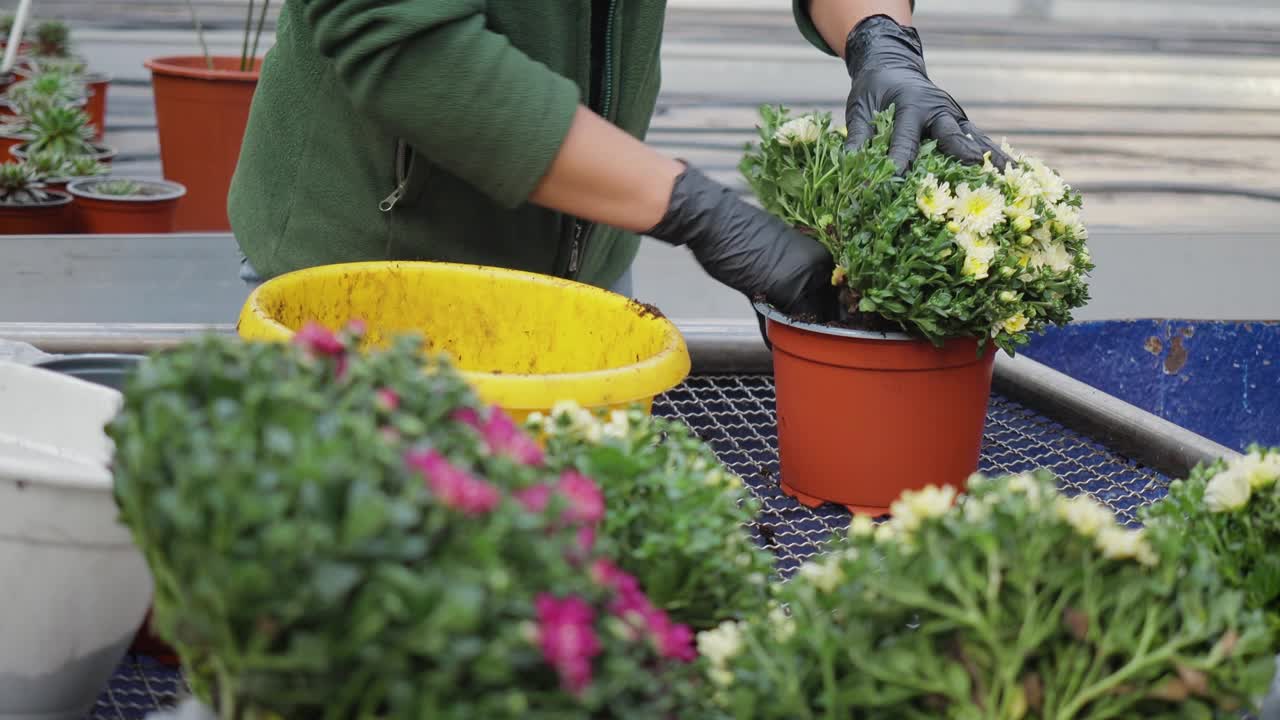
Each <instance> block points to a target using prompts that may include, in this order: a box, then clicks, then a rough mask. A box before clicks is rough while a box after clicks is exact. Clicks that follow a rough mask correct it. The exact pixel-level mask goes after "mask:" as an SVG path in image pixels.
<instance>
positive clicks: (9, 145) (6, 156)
mask: <svg viewBox="0 0 1280 720" xmlns="http://www.w3.org/2000/svg"><path fill="white" fill-rule="evenodd" d="M29 140H30V138H25V137H18V136H14V135H4V134H0V162H9V161H10V160H14V159H15V156H14V155H13V153H11V152H9V151H10V150H11V149H13V148H16V147H18V146H19V145H23V144H25V143H26V142H28V141H29Z"/></svg>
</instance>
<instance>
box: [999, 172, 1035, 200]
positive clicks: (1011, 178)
mask: <svg viewBox="0 0 1280 720" xmlns="http://www.w3.org/2000/svg"><path fill="white" fill-rule="evenodd" d="M1002 177H1004V184H1005V187H1008V188H1009V189H1010V190H1012V191H1013V195H1014V198H1015V199H1014V205H1018V206H1022V205H1029V206H1031V207H1034V206H1035V201H1036V200H1037V199H1038V198H1040V197H1043V196H1044V190H1043V189H1042V188H1041V187H1040V183H1038V182H1036V177H1035V174H1034V173H1032V172H1031V171H1030V170H1026V169H1023V168H1021V167H1014V166H1012V165H1011V166H1009V167H1008V168H1006V169H1005V171H1004V173H1003V175H1002Z"/></svg>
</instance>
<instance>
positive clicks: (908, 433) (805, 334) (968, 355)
mask: <svg viewBox="0 0 1280 720" xmlns="http://www.w3.org/2000/svg"><path fill="white" fill-rule="evenodd" d="M756 308H757V311H759V312H760V313H761V314H763V315H765V317H766V318H767V327H768V334H769V340H770V342H771V343H772V345H773V372H774V382H775V384H776V388H777V413H778V454H779V458H780V460H781V465H782V468H781V470H782V490H783V492H785V493H786V494H788V495H790V496H792V497H794V498H796V499H797V500H799V501H800V502H801V503H803V504H805V505H807V506H810V507H816V506H818V505H821V504H822V503H824V502H830V503H835V504H837V505H843V506H845V507H847V508H848V509H849V510H850V511H851V512H855V513H865V514H868V515H872V516H879V515H884V514H887V513H888V511H889V505H890V504H891V503H893V501H894V500H896V499H897V498H898V496H899V495H901V494H902V491H904V490H916V489H920V488H923V487H925V486H926V485H940V486H942V485H950V486H953V487H955V488H956V489H957V490H960V489H963V488H964V485H965V481H966V480H967V479H968V477H969V476H970V475H971V474H972V473H973V472H975V471H976V470H977V468H978V455H979V452H980V451H981V448H982V431H983V427H984V425H985V423H986V415H987V404H988V400H989V399H990V395H991V375H992V370H993V365H994V362H995V348H994V347H989V348H988V350H987V351H986V352H985V353H983V354H982V355H981V356H980V355H979V353H978V343H977V340H975V339H959V340H953V341H950V342H948V343H947V344H946V345H944V346H943V347H942V348H938V347H935V346H934V345H933V344H932V343H930V342H928V341H926V340H920V339H917V338H913V337H910V336H907V335H902V334H883V333H875V332H862V331H854V330H844V329H836V328H830V327H827V326H824V325H813V324H808V323H800V322H796V321H793V320H791V319H789V318H787V317H786V316H785V315H783V314H781V313H779V312H777V311H776V310H774V309H773V308H770V307H767V306H763V305H757V306H756Z"/></svg>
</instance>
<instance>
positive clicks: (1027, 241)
mask: <svg viewBox="0 0 1280 720" xmlns="http://www.w3.org/2000/svg"><path fill="white" fill-rule="evenodd" d="M1035 241H1036V239H1035V238H1033V237H1031V236H1030V235H1023V236H1022V237H1020V238H1018V244H1019V245H1021V246H1022V247H1031V245H1032V243H1034V242H1035Z"/></svg>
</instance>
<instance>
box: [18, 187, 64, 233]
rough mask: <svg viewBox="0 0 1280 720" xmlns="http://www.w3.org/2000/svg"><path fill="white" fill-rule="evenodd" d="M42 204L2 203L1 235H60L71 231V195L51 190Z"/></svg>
mask: <svg viewBox="0 0 1280 720" xmlns="http://www.w3.org/2000/svg"><path fill="white" fill-rule="evenodd" d="M49 194H50V195H52V196H53V199H51V200H49V201H48V202H46V203H42V204H40V205H0V235H59V234H62V233H66V232H69V231H70V217H69V215H70V213H69V212H67V211H68V209H69V206H70V205H71V196H70V195H68V194H66V193H61V192H50V193H49Z"/></svg>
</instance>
